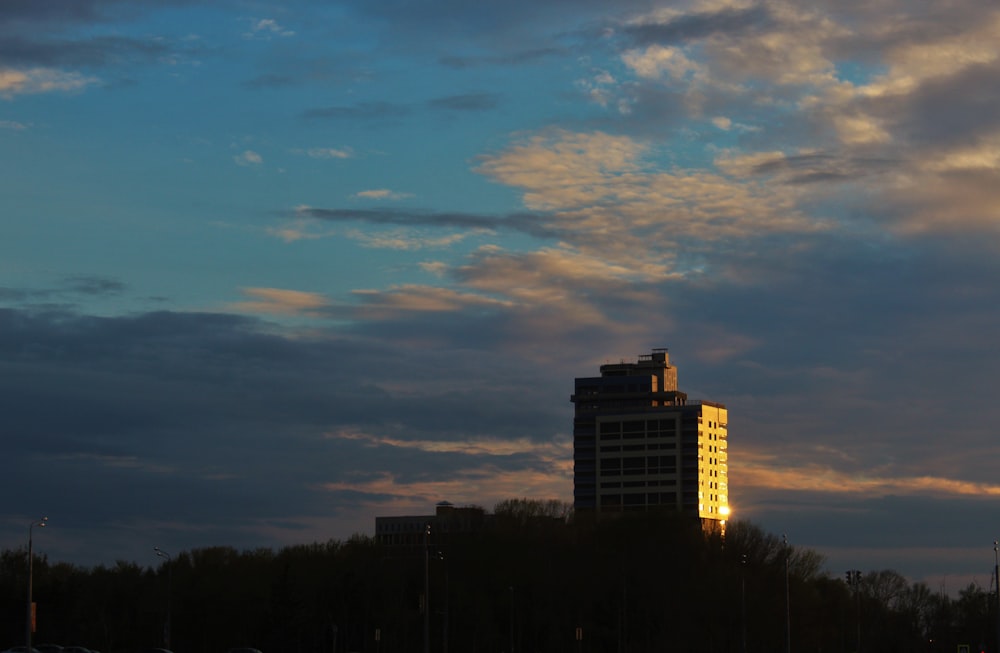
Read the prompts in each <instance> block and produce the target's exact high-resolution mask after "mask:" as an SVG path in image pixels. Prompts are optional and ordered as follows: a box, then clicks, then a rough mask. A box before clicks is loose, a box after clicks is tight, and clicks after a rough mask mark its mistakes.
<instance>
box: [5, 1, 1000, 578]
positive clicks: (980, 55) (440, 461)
mask: <svg viewBox="0 0 1000 653" xmlns="http://www.w3.org/2000/svg"><path fill="white" fill-rule="evenodd" d="M998 73H1000V10H998V9H997V8H995V7H993V6H992V5H991V4H990V3H983V2H981V1H967V0H957V1H956V2H952V3H948V5H947V7H943V6H941V3H936V2H930V1H927V2H913V1H912V0H909V1H905V2H904V1H903V0H884V1H882V2H874V3H873V2H866V3H860V2H857V3H856V2H843V1H839V2H832V1H829V2H827V1H822V0H809V1H807V2H791V1H788V0H768V1H761V2H754V1H749V0H747V1H740V0H691V1H689V2H648V1H646V0H644V1H642V2H630V1H624V2H618V3H611V4H609V3H606V2H596V1H586V0H585V1H574V2H567V1H566V0H533V1H532V2H522V1H520V0H513V1H508V2H503V3H498V2H479V3H468V2H455V1H453V0H426V1H425V2H421V3H411V2H400V1H382V2H371V1H361V0H358V1H343V2H281V3H277V2H267V1H263V0H262V1H250V0H247V1H238V0H233V1H223V0H219V1H213V2H201V3H193V2H185V1H182V0H176V1H167V0H164V1H161V2H153V3H140V4H136V3H129V2H123V1H112V0H53V1H51V2H45V3H36V2H30V1H28V0H21V1H15V2H5V3H3V5H2V6H0V414H2V415H3V418H2V420H0V436H2V438H3V442H4V449H5V452H6V454H5V461H6V464H5V465H4V474H3V475H2V476H3V478H2V479H0V488H2V493H0V496H3V497H4V500H3V502H2V504H0V545H2V546H7V547H17V546H22V545H23V540H24V539H25V536H26V533H25V531H26V529H27V525H28V523H29V522H30V521H31V520H33V519H37V518H38V517H40V516H42V515H47V516H48V517H49V518H50V526H49V527H47V528H46V530H45V533H44V535H43V536H39V538H38V542H37V544H38V546H39V549H40V550H42V551H44V552H46V553H48V554H49V555H50V556H51V557H52V558H53V559H59V560H68V561H72V562H79V563H81V564H98V563H110V562H112V561H114V560H116V559H119V558H121V559H128V560H136V561H138V562H140V563H143V564H155V563H156V562H157V560H154V557H155V556H154V554H153V552H152V547H153V546H159V547H161V548H163V549H165V550H167V551H170V550H182V549H188V548H193V547H200V546H211V545H216V544H228V545H233V546H236V547H238V548H243V547H257V546H274V547H277V546H281V545H284V544H291V543H300V542H311V541H314V540H326V539H328V538H345V537H347V536H349V535H351V534H352V533H354V532H367V533H371V532H372V531H373V529H374V516H375V515H383V514H413V513H418V514H419V513H424V512H428V511H430V510H431V509H432V507H433V504H434V503H436V502H438V501H442V500H448V501H452V502H453V503H458V504H465V503H474V504H478V505H484V506H486V507H487V508H491V507H492V506H493V504H495V503H496V502H497V501H499V500H501V499H506V498H514V497H521V496H530V497H537V498H546V499H548V498H557V499H563V500H566V501H569V500H571V497H572V463H571V460H572V456H571V454H572V441H571V437H570V433H571V429H572V405H571V404H570V402H569V395H570V393H571V392H572V387H573V386H572V384H573V379H574V377H577V376H590V375H594V374H596V373H597V367H598V366H599V365H600V364H601V363H603V362H605V361H609V360H610V361H617V360H619V359H626V360H630V359H634V358H635V357H636V356H637V355H639V354H644V353H648V351H649V350H650V349H651V348H654V347H669V348H670V352H671V358H672V360H673V362H674V363H675V364H676V365H677V366H678V368H679V379H680V386H681V389H682V390H684V391H686V392H688V394H689V395H690V396H692V397H693V398H701V399H709V400H713V401H718V402H722V403H725V404H726V405H727V406H728V407H729V410H730V413H731V419H730V437H731V444H730V451H731V469H730V480H731V487H732V489H731V496H730V501H731V503H732V506H733V509H734V513H735V515H736V516H737V517H744V518H747V519H750V520H752V521H754V522H755V523H757V524H759V525H760V526H762V527H763V528H765V529H767V530H768V531H771V532H775V533H785V534H787V535H788V538H789V541H790V542H792V543H795V544H800V545H803V546H809V547H812V548H815V549H817V550H818V551H820V552H821V553H823V554H824V555H825V556H827V559H828V561H829V569H830V570H831V572H832V573H835V574H837V575H838V576H839V575H840V573H841V572H842V570H843V569H846V568H861V569H866V570H874V569H882V568H892V569H896V570H898V571H900V572H902V573H904V574H906V575H907V576H908V577H910V578H911V579H912V580H924V581H926V582H928V583H930V584H931V585H932V586H933V587H934V588H935V589H937V588H940V587H946V586H947V587H948V588H950V589H954V588H955V587H957V586H960V585H962V584H964V583H966V582H969V581H975V582H979V583H981V584H984V585H988V583H989V574H990V570H991V568H992V562H993V556H992V550H991V549H992V542H993V540H994V539H996V538H997V537H998V536H1000V506H998V505H997V497H998V496H1000V484H998V483H997V481H996V478H995V469H996V464H995V461H996V459H997V457H996V455H997V450H998V445H997V443H996V428H995V424H997V423H1000V406H998V404H997V402H996V401H995V399H994V397H993V390H994V388H995V387H996V378H997V377H998V373H1000V357H998V354H997V347H996V344H995V334H996V333H997V332H998V327H1000V313H998V311H1000V308H998V307H1000V301H998V300H1000V297H998V290H997V287H998V283H997V281H998V280H1000V267H998V263H997V256H996V254H997V245H998V230H997V227H998V224H1000V112H998V111H997V110H996V108H997V106H998V100H1000V85H998V84H997V82H996V80H997V79H998V76H997V75H998Z"/></svg>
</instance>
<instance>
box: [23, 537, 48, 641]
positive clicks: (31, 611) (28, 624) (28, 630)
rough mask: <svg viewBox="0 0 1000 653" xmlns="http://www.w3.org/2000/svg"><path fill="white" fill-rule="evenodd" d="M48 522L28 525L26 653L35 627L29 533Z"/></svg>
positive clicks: (32, 558) (31, 555)
mask: <svg viewBox="0 0 1000 653" xmlns="http://www.w3.org/2000/svg"><path fill="white" fill-rule="evenodd" d="M48 520H49V518H48V517H42V518H41V519H39V520H38V521H33V522H31V523H30V524H28V613H27V615H26V617H25V625H24V642H25V645H26V646H27V649H26V651H27V653H31V633H32V631H33V630H34V625H35V620H34V616H35V611H34V606H33V605H32V602H31V583H32V571H33V569H32V562H33V561H34V557H33V554H32V552H31V531H32V529H34V528H35V526H37V527H39V528H42V527H44V526H45V522H47V521H48Z"/></svg>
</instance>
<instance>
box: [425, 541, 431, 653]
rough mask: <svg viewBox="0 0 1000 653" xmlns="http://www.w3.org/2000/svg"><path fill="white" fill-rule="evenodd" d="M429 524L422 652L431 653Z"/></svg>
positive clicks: (426, 549)
mask: <svg viewBox="0 0 1000 653" xmlns="http://www.w3.org/2000/svg"><path fill="white" fill-rule="evenodd" d="M430 549H431V525H430V524H425V525H424V653H431V550H430Z"/></svg>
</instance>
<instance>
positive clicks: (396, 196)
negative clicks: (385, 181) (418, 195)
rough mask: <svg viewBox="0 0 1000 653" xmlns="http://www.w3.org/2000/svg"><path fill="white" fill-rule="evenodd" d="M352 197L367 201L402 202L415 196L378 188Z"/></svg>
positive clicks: (360, 192)
mask: <svg viewBox="0 0 1000 653" xmlns="http://www.w3.org/2000/svg"><path fill="white" fill-rule="evenodd" d="M352 197H354V198H356V199H366V200H401V199H406V198H407V197H413V195H411V194H410V193H400V192H397V191H393V190H389V189H388V188H376V189H372V190H363V191H359V192H357V193H355V194H354V195H352Z"/></svg>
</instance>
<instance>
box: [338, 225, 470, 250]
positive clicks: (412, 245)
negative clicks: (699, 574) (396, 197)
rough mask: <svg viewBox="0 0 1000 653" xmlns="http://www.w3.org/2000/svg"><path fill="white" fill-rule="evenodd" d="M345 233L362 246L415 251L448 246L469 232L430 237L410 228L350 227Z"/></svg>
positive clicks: (461, 239) (463, 237)
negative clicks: (381, 229) (368, 230)
mask: <svg viewBox="0 0 1000 653" xmlns="http://www.w3.org/2000/svg"><path fill="white" fill-rule="evenodd" d="M345 235H346V236H347V237H348V238H351V239H352V240H355V241H357V242H359V243H361V245H362V246H363V247H370V248H373V249H395V250H399V251H415V250H419V249H432V248H433V249H439V248H446V247H450V246H452V245H454V244H456V243H460V242H462V241H463V240H465V239H466V238H468V237H469V236H470V235H472V234H471V233H460V234H449V235H446V236H437V237H431V236H427V235H424V234H419V233H415V232H413V231H410V230H402V229H396V230H393V231H389V232H378V233H372V232H366V231H361V230H358V229H351V230H348V231H347V232H345Z"/></svg>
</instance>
